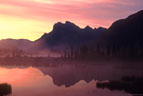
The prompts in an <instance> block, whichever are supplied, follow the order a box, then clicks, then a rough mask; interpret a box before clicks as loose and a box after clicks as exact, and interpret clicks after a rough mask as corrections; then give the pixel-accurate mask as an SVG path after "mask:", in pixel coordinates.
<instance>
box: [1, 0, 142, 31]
mask: <svg viewBox="0 0 143 96" xmlns="http://www.w3.org/2000/svg"><path fill="white" fill-rule="evenodd" d="M141 9H143V0H0V16H5V17H6V16H7V17H14V18H21V19H25V20H36V21H38V22H41V23H42V22H43V24H46V22H48V23H47V24H50V26H53V24H54V23H56V22H58V21H62V22H64V21H66V20H69V21H72V22H74V23H76V24H78V25H80V26H81V27H84V26H86V25H90V26H92V27H99V26H103V27H109V26H110V25H111V23H112V22H114V21H115V20H117V19H120V18H125V17H126V16H128V15H130V14H132V13H134V12H137V11H139V10H141ZM42 28H43V27H42ZM51 28H52V27H51ZM45 29H47V28H45ZM49 30H51V29H49ZM49 30H47V32H48V31H49ZM45 31H46V30H45Z"/></svg>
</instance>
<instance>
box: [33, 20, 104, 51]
mask: <svg viewBox="0 0 143 96" xmlns="http://www.w3.org/2000/svg"><path fill="white" fill-rule="evenodd" d="M105 30H106V29H105V28H102V27H100V28H98V29H96V28H95V29H92V28H91V27H89V26H86V27H85V28H83V29H82V28H80V27H78V26H77V25H75V24H73V23H71V22H69V21H66V22H65V23H61V22H58V23H56V24H55V25H54V27H53V30H52V31H51V32H50V33H45V34H44V35H43V36H42V37H41V38H40V39H38V40H36V41H35V42H36V43H37V44H41V45H39V46H40V47H41V48H49V49H51V50H53V49H55V50H60V49H61V50H62V49H65V48H71V47H77V46H80V45H84V44H88V43H90V42H92V41H95V40H96V38H97V37H98V36H99V35H100V33H102V32H103V31H105Z"/></svg>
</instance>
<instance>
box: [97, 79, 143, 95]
mask: <svg viewBox="0 0 143 96" xmlns="http://www.w3.org/2000/svg"><path fill="white" fill-rule="evenodd" d="M96 86H97V87H98V88H102V89H104V88H108V89H110V90H120V91H122V90H123V91H125V92H127V93H131V94H133V95H134V96H142V95H143V88H142V86H143V77H123V78H122V80H120V81H113V80H112V81H107V82H102V81H101V82H97V85H96Z"/></svg>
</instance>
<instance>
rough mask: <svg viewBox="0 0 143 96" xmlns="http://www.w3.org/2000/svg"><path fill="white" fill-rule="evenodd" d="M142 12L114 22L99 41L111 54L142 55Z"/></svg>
mask: <svg viewBox="0 0 143 96" xmlns="http://www.w3.org/2000/svg"><path fill="white" fill-rule="evenodd" d="M142 37H143V10H141V11H139V12H137V13H135V14H132V15H130V16H128V17H127V18H125V19H120V20H118V21H116V22H114V23H113V24H112V25H111V27H109V29H107V30H106V31H105V32H104V34H102V36H101V39H102V41H103V42H104V46H105V45H106V46H105V47H106V48H108V49H111V51H112V53H113V54H124V55H128V56H131V55H133V56H135V55H143V38H142Z"/></svg>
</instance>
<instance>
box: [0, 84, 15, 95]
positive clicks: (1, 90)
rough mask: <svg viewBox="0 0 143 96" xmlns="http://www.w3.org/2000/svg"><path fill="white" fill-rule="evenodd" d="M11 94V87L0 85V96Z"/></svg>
mask: <svg viewBox="0 0 143 96" xmlns="http://www.w3.org/2000/svg"><path fill="white" fill-rule="evenodd" d="M11 93H12V87H11V85H9V84H0V96H4V95H8V94H11Z"/></svg>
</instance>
